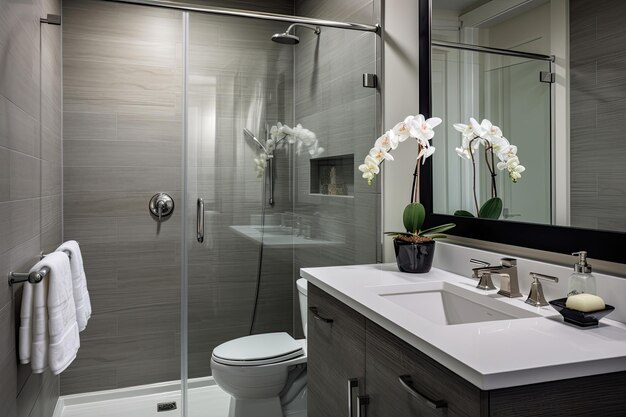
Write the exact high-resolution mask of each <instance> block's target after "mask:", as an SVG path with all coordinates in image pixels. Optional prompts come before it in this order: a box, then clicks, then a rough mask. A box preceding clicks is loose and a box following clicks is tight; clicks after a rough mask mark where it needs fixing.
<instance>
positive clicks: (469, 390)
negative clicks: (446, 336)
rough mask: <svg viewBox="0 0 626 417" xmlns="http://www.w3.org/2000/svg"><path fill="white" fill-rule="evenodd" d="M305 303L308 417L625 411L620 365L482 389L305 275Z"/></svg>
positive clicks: (517, 416)
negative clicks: (588, 374)
mask: <svg viewBox="0 0 626 417" xmlns="http://www.w3.org/2000/svg"><path fill="white" fill-rule="evenodd" d="M308 303H309V315H308V331H307V332H308V333H307V345H308V357H309V359H308V378H309V379H308V387H309V388H308V396H309V397H308V417H416V416H419V417H422V416H423V417H431V416H433V417H434V416H440V417H441V416H447V417H461V416H463V417H486V416H490V417H544V416H545V417H548V416H550V417H555V416H568V417H573V416H581V417H582V416H589V417H617V416H620V417H626V372H618V373H612V374H605V375H597V376H591V377H583V378H575V379H568V380H563V381H554V382H545V383H540V384H533V385H526V386H520V387H513V388H505V389H499V390H492V391H483V390H481V389H479V388H477V387H476V386H474V385H472V384H471V383H469V382H467V381H466V380H465V379H463V378H461V377H460V376H458V375H457V374H455V373H454V372H452V371H450V370H449V369H447V368H446V367H444V366H442V365H440V364H439V363H438V362H436V361H434V360H433V359H431V358H430V357H428V356H426V355H425V354H424V353H422V352H420V351H419V350H417V349H415V348H414V347H412V346H410V345H409V344H407V343H405V342H404V341H402V340H401V339H400V338H398V337H396V336H394V335H393V334H391V333H390V332H388V331H387V330H385V329H383V328H382V327H380V326H378V325H377V324H375V323H373V322H371V321H370V320H367V319H366V318H365V317H364V316H362V315H361V314H359V313H357V312H356V311H354V310H352V309H351V308H349V307H348V306H346V305H345V304H343V303H341V302H340V301H338V300H337V299H335V298H334V297H332V296H330V295H328V294H327V293H325V292H324V291H322V290H321V289H319V288H317V287H315V286H314V285H312V284H310V283H309V286H308ZM554 348H557V347H546V349H554Z"/></svg>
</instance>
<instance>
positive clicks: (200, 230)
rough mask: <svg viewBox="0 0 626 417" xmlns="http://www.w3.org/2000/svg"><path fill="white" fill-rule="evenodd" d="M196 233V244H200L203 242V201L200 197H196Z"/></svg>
mask: <svg viewBox="0 0 626 417" xmlns="http://www.w3.org/2000/svg"><path fill="white" fill-rule="evenodd" d="M197 210H198V213H197V227H198V229H197V233H196V238H197V239H198V242H200V243H202V242H204V200H203V199H202V198H200V197H198V204H197Z"/></svg>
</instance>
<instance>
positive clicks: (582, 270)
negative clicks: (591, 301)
mask: <svg viewBox="0 0 626 417" xmlns="http://www.w3.org/2000/svg"><path fill="white" fill-rule="evenodd" d="M572 255H574V256H578V262H577V263H576V264H574V273H573V274H572V275H570V277H569V283H568V285H567V296H568V297H569V296H570V295H576V294H583V293H584V294H593V295H596V277H595V276H594V275H593V274H592V273H591V265H589V264H588V263H587V252H585V251H580V252H574V253H572Z"/></svg>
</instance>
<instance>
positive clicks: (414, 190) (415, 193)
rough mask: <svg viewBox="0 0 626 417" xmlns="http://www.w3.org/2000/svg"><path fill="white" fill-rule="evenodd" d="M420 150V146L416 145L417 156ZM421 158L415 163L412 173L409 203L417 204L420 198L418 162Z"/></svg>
mask: <svg viewBox="0 0 626 417" xmlns="http://www.w3.org/2000/svg"><path fill="white" fill-rule="evenodd" d="M421 150H422V146H421V145H420V144H419V143H418V144H417V154H418V155H419V154H420V152H421ZM421 159H422V158H421V157H420V158H418V159H417V161H416V162H415V170H414V171H413V186H412V187H411V203H417V202H418V200H419V198H420V182H419V176H420V165H421V164H420V160H421Z"/></svg>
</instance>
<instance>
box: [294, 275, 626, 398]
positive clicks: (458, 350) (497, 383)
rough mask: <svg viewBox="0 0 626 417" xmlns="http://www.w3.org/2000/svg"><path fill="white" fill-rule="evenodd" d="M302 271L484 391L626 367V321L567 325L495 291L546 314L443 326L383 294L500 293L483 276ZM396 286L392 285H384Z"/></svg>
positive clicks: (549, 313) (505, 300) (557, 317)
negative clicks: (451, 289) (427, 288)
mask: <svg viewBox="0 0 626 417" xmlns="http://www.w3.org/2000/svg"><path fill="white" fill-rule="evenodd" d="M301 275H302V277H304V278H306V279H307V280H308V281H309V282H310V283H312V284H314V285H316V286H317V287H319V288H321V289H322V290H324V291H326V292H327V293H329V294H330V295H332V296H334V297H335V298H337V299H338V300H340V301H342V302H343V303H345V304H347V305H348V306H350V307H351V308H353V309H354V310H356V311H358V312H359V313H360V314H362V315H364V316H365V317H367V318H368V319H370V320H371V321H373V322H375V323H376V324H378V325H380V326H382V327H383V328H385V329H386V330H388V331H390V332H391V333H393V334H395V335H396V336H398V337H399V338H401V339H402V340H404V341H405V342H407V343H409V344H410V345H412V346H414V347H415V348H417V349H419V350H420V351H422V352H424V353H425V354H427V355H428V356H430V357H431V358H433V359H434V360H436V361H437V362H439V363H441V364H442V365H444V366H445V367H447V368H448V369H450V370H452V371H454V372H455V373H457V374H459V375H460V376H461V377H463V378H465V379H466V380H468V381H469V382H471V383H472V384H474V385H476V386H477V387H479V388H481V389H483V390H491V389H498V388H505V387H512V386H519V385H527V384H534V383H539V382H546V381H554V380H560V379H567V378H576V377H582V376H588V375H597V374H604V373H610V372H618V371H625V370H626V325H625V324H623V323H620V322H616V321H613V320H609V319H607V318H605V319H602V320H601V321H600V325H599V326H598V327H596V328H587V329H581V328H579V327H576V326H572V325H569V324H566V323H564V322H563V321H562V318H561V316H560V315H559V314H558V313H557V312H556V311H555V310H553V309H552V307H550V306H547V307H539V308H536V307H532V306H530V305H528V304H525V303H524V301H525V300H526V294H525V296H524V297H522V298H514V299H508V298H505V297H500V296H495V298H497V299H498V300H499V301H501V302H503V303H509V304H512V305H514V306H516V307H518V308H523V309H526V310H528V311H531V312H534V313H537V314H539V315H540V316H539V317H533V318H521V319H512V320H500V321H490V322H480V323H467V324H457V325H447V326H446V325H439V324H435V323H433V322H431V321H428V320H426V319H424V318H422V317H420V316H419V315H415V314H411V313H408V312H407V310H406V309H405V308H403V307H401V306H399V305H397V304H395V303H393V302H391V301H389V300H387V299H385V298H384V297H381V296H380V295H379V293H380V289H381V287H383V286H384V287H390V286H393V287H394V288H397V289H398V291H403V288H404V289H406V288H409V287H411V286H413V287H415V284H420V283H428V282H437V281H445V282H448V283H451V284H453V285H458V286H460V287H462V288H464V289H466V290H467V289H470V290H471V291H474V292H476V293H478V294H481V295H483V296H485V297H487V296H488V295H487V294H490V295H491V297H492V298H494V294H493V293H495V291H490V292H484V291H481V290H477V289H475V288H474V287H475V286H476V282H477V281H474V280H471V279H469V278H465V277H462V276H460V275H456V274H453V273H450V272H446V271H443V270H440V269H436V268H433V269H432V270H431V271H430V272H429V273H428V274H407V273H402V272H399V271H398V268H397V266H396V265H395V264H375V265H355V266H338V267H326V268H304V269H302V270H301ZM385 291H389V288H385Z"/></svg>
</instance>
